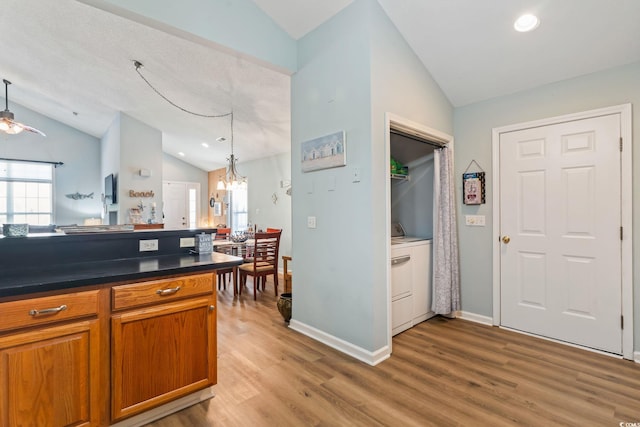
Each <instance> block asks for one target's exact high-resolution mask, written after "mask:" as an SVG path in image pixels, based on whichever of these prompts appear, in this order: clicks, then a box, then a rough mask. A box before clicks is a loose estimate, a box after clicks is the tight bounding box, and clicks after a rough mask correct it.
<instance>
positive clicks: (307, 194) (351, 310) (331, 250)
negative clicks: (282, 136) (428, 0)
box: [291, 1, 386, 350]
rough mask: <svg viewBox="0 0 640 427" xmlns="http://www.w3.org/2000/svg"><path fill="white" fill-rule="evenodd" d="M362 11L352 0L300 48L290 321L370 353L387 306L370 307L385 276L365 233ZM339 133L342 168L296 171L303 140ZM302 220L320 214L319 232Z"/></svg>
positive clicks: (366, 92) (295, 80)
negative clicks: (356, 179)
mask: <svg viewBox="0 0 640 427" xmlns="http://www.w3.org/2000/svg"><path fill="white" fill-rule="evenodd" d="M369 15H370V5H369V2H364V1H356V2H355V3H353V4H352V5H351V6H348V7H347V8H346V9H344V10H343V11H342V12H341V13H340V14H338V15H337V16H335V17H334V18H333V19H331V20H329V21H328V22H326V23H325V24H324V25H322V26H321V27H319V28H318V29H316V30H315V31H313V32H311V33H310V34H308V35H307V36H305V37H303V38H302V39H301V40H300V41H299V43H298V60H299V62H298V71H297V72H296V73H295V74H294V75H293V77H292V83H291V96H292V99H291V138H292V147H291V159H292V160H291V161H292V167H291V171H292V181H293V183H294V186H293V199H292V228H293V242H292V251H293V259H294V262H295V266H296V270H295V282H296V283H295V285H294V291H293V292H294V298H295V302H294V304H293V318H294V319H295V320H296V321H299V322H301V323H304V324H305V325H308V326H311V327H313V328H316V329H318V330H320V331H322V332H324V333H326V334H329V335H331V336H334V337H338V338H340V339H342V340H344V341H346V342H348V343H351V344H353V345H355V346H358V347H361V348H364V349H367V350H374V349H375V348H376V347H377V345H379V344H377V343H376V341H379V340H377V339H376V338H374V337H375V335H376V334H375V330H376V329H377V328H375V327H374V325H373V321H374V314H376V313H375V310H376V308H377V309H378V310H379V311H380V313H381V314H382V317H383V318H384V317H385V314H386V307H382V306H380V307H374V299H375V298H374V294H380V293H381V292H384V288H383V281H384V278H383V277H376V276H375V274H374V269H373V268H372V266H373V265H374V264H375V258H376V255H375V253H376V252H380V250H377V248H375V247H374V244H373V240H374V237H373V235H372V230H373V221H372V208H373V205H372V191H371V190H372V189H371V185H372V184H371V169H372V155H371V152H372V150H371V146H372V135H371V113H370V111H371V89H370V88H371V77H370V64H371V56H370V55H371V53H370V52H371V41H370V39H369V25H370V19H369ZM342 130H343V131H345V134H346V157H347V166H346V167H341V168H334V169H326V170H321V171H315V172H309V173H302V171H301V168H300V159H301V149H300V147H301V143H302V142H304V141H307V140H311V139H314V138H318V137H321V136H324V135H328V134H331V133H334V132H338V131H342ZM355 167H359V168H360V169H361V171H362V173H363V174H362V182H360V183H353V182H352V180H351V174H352V173H353V169H354V168H355ZM308 216H315V217H316V218H317V228H316V229H310V228H307V217H308ZM377 258H378V259H379V260H381V259H382V257H381V254H378V255H377ZM381 326H384V329H383V331H386V325H381ZM385 341H386V340H385Z"/></svg>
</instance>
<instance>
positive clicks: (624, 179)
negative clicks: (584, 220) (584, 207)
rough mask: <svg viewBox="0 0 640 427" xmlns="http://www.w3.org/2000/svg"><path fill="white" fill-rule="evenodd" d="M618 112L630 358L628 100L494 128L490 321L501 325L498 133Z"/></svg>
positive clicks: (628, 354) (626, 352) (625, 343)
mask: <svg viewBox="0 0 640 427" xmlns="http://www.w3.org/2000/svg"><path fill="white" fill-rule="evenodd" d="M609 114H620V134H621V136H622V141H623V151H622V154H623V155H622V156H621V162H620V166H621V171H620V172H621V183H620V184H621V212H622V214H621V219H620V220H621V226H622V227H623V230H624V233H623V238H622V266H621V268H622V301H621V304H622V307H621V308H622V316H623V317H624V329H623V330H622V357H624V358H625V359H630V360H633V252H632V247H633V222H632V219H633V218H632V212H633V209H632V208H633V206H632V202H633V180H632V168H633V156H632V147H633V141H632V136H631V118H632V117H631V104H622V105H616V106H612V107H606V108H599V109H596V110H589V111H583V112H580V113H574V114H567V115H563V116H556V117H550V118H546V119H541V120H534V121H531V122H524V123H517V124H513V125H508V126H501V127H498V128H493V131H492V152H493V153H492V154H493V166H492V169H493V175H492V176H493V178H492V179H493V324H494V325H495V326H500V321H501V318H500V241H499V240H500V222H501V218H500V197H499V195H500V134H502V133H505V132H512V131H516V130H522V129H528V128H532V127H539V126H547V125H553V124H557V123H563V122H569V121H574V120H581V119H589V118H593V117H598V116H604V115H609Z"/></svg>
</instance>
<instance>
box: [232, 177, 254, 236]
mask: <svg viewBox="0 0 640 427" xmlns="http://www.w3.org/2000/svg"><path fill="white" fill-rule="evenodd" d="M248 204H249V203H248V196H247V188H246V187H245V188H238V189H237V190H231V199H230V209H229V210H230V211H231V231H232V232H233V231H244V230H246V229H247V227H248V225H249V206H248Z"/></svg>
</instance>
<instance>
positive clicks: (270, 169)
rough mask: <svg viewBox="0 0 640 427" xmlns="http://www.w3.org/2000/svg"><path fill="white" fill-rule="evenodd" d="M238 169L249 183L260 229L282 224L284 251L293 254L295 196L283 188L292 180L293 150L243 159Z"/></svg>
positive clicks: (254, 219) (251, 212)
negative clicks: (284, 182) (292, 229)
mask: <svg viewBox="0 0 640 427" xmlns="http://www.w3.org/2000/svg"><path fill="white" fill-rule="evenodd" d="M238 169H239V170H240V172H241V173H242V175H244V176H246V177H247V180H248V184H249V186H248V198H249V200H248V201H249V221H250V222H251V224H255V225H257V226H258V229H263V230H266V229H267V228H268V227H272V228H281V229H282V235H281V237H280V255H291V196H288V195H287V194H286V188H280V181H282V180H287V181H289V182H290V181H291V153H290V152H288V153H283V154H279V155H277V156H271V157H265V158H263V159H258V160H253V161H251V162H246V163H242V164H241V165H239V166H238ZM274 194H275V196H276V199H277V200H276V202H275V203H274V201H273V195H274ZM280 263H281V264H282V259H280ZM280 267H282V265H280Z"/></svg>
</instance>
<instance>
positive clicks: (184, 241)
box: [180, 237, 196, 248]
mask: <svg viewBox="0 0 640 427" xmlns="http://www.w3.org/2000/svg"><path fill="white" fill-rule="evenodd" d="M195 245H196V239H195V238H194V237H181V238H180V247H181V248H193V247H194V246H195Z"/></svg>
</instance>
